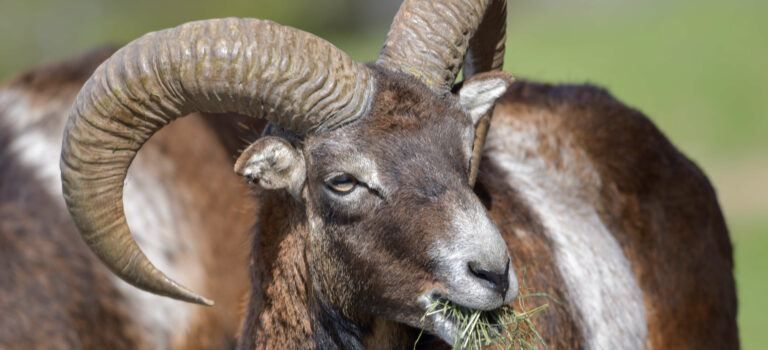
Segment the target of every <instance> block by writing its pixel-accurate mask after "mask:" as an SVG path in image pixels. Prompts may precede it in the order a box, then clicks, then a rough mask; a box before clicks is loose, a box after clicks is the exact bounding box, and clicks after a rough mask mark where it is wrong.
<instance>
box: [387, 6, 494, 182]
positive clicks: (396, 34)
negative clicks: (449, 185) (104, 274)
mask: <svg viewBox="0 0 768 350" xmlns="http://www.w3.org/2000/svg"><path fill="white" fill-rule="evenodd" d="M506 24H507V2H506V0H445V1H420V0H406V1H405V2H404V3H403V5H402V6H400V10H399V11H398V13H397V16H395V20H394V22H393V23H392V27H391V29H390V30H389V34H387V40H386V41H385V42H384V46H383V47H382V48H381V53H380V54H379V59H378V60H377V61H376V62H377V63H379V64H380V65H383V66H385V67H387V68H390V69H394V70H398V71H402V72H406V73H409V74H411V75H413V76H415V77H417V78H419V79H420V80H421V81H422V82H424V83H425V84H427V85H428V86H429V87H430V88H432V90H434V91H436V92H438V93H445V92H448V91H450V89H451V87H452V86H453V82H454V80H455V79H456V75H457V74H458V73H459V69H460V68H461V67H462V62H463V67H464V79H467V78H469V77H470V76H472V75H473V74H475V73H480V72H487V71H494V70H501V68H502V66H503V65H504V42H505V39H506ZM465 53H466V55H465ZM490 123H491V115H490V113H489V114H488V115H485V116H483V117H482V118H480V120H479V121H478V124H477V128H476V131H475V142H474V147H473V150H472V161H471V165H470V172H469V184H470V186H474V184H475V180H476V179H477V170H478V168H479V166H480V158H481V157H482V150H483V145H484V144H485V136H486V134H487V133H488V127H489V126H490Z"/></svg>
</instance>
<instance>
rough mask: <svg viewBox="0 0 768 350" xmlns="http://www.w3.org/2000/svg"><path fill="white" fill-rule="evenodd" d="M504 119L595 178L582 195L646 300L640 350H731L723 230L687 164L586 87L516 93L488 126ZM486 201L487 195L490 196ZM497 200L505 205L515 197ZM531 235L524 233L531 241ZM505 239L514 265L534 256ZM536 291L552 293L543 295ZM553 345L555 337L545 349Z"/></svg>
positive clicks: (549, 155)
mask: <svg viewBox="0 0 768 350" xmlns="http://www.w3.org/2000/svg"><path fill="white" fill-rule="evenodd" d="M513 119H514V120H515V122H516V123H522V124H525V125H531V126H533V127H534V128H535V129H536V130H537V131H538V132H540V137H542V138H544V137H546V138H553V137H554V138H555V139H556V140H566V139H570V140H574V143H575V144H576V147H579V148H580V149H582V150H584V151H585V152H586V154H587V155H588V157H589V158H590V160H591V163H592V164H594V166H595V167H596V168H597V170H598V172H599V175H600V178H601V184H602V186H601V187H598V188H590V189H589V190H587V191H592V192H591V193H592V196H593V201H594V202H595V203H599V205H600V207H599V213H600V215H601V219H602V221H603V222H604V223H605V224H606V225H607V226H608V228H609V229H610V230H611V231H612V232H614V234H615V237H616V239H617V240H618V241H619V243H620V245H621V246H622V248H623V250H624V253H625V254H626V256H627V257H628V259H629V260H630V262H631V263H632V266H633V268H634V270H635V273H636V275H637V276H638V277H637V278H638V280H639V282H640V286H641V288H642V289H643V293H644V295H645V304H646V314H647V317H648V327H649V334H648V337H649V339H648V346H649V348H653V349H734V348H738V346H739V345H738V344H739V341H738V331H737V327H736V296H735V287H734V280H733V258H732V253H731V251H732V248H731V244H730V240H729V238H728V230H727V228H726V226H725V222H724V220H723V217H722V214H721V213H720V209H719V206H718V204H717V199H716V196H715V194H714V191H713V190H712V187H711V186H710V184H709V182H708V181H707V179H706V177H705V176H704V175H703V174H702V173H701V171H700V170H699V169H698V168H697V167H696V166H695V164H693V163H692V162H691V161H690V160H688V159H687V158H686V157H685V156H683V155H682V154H681V153H680V152H679V151H677V149H675V148H674V146H673V145H672V144H671V143H670V142H669V141H668V140H667V139H666V138H665V137H664V136H663V135H662V134H661V133H660V132H659V131H658V129H656V127H654V126H653V124H652V123H651V122H650V121H649V120H648V119H647V118H646V117H645V116H643V115H642V114H641V113H640V112H638V111H635V110H633V109H630V108H628V107H626V106H624V105H623V104H621V103H620V102H618V101H616V100H615V99H613V98H612V97H611V96H610V95H609V94H608V93H606V92H605V91H603V90H600V89H598V88H594V87H591V86H584V85H576V86H568V85H562V86H553V85H547V84H536V83H525V82H521V83H516V84H515V85H513V88H512V89H511V91H509V92H508V93H507V95H506V96H505V98H504V99H503V100H502V101H499V103H498V104H497V106H496V111H495V114H494V121H493V124H494V125H500V124H502V123H509V121H511V120H513ZM557 142H558V141H555V142H554V143H557ZM561 143H563V144H564V143H565V141H561ZM542 144H545V143H542ZM558 152H559V150H558V149H540V150H539V153H538V154H537V155H532V156H537V157H544V158H546V159H547V161H548V162H550V163H551V164H557V163H558V161H557V157H558V156H559V153H558ZM555 166H556V165H555ZM489 173H490V174H489ZM481 175H482V177H481V182H487V181H491V182H493V181H498V179H501V178H503V176H501V175H502V174H498V173H496V171H495V170H494V169H493V165H492V164H488V163H487V162H484V164H483V172H482V173H481ZM583 183H584V184H587V183H588V181H584V182H583ZM486 186H488V184H487V183H486ZM488 192H490V193H492V194H496V193H499V189H495V191H490V190H489V191H488ZM499 199H500V201H501V202H504V201H510V200H512V199H514V195H507V196H500V198H499ZM493 203H494V205H496V203H498V201H493ZM490 212H491V213H492V214H493V213H495V212H496V210H495V208H493V207H491V208H490ZM502 212H504V211H502ZM506 212H515V213H520V210H514V211H506ZM520 215H521V214H517V215H516V216H520ZM494 218H496V217H494ZM497 220H498V219H497ZM497 224H498V226H499V227H504V228H507V227H508V225H506V224H502V223H500V222H499V221H497ZM537 230H538V229H537V228H535V227H534V228H533V229H530V228H529V229H528V232H531V233H533V234H534V235H535V234H536V231H537ZM505 239H506V240H507V242H508V243H509V245H510V251H512V252H513V256H516V255H518V254H519V252H520V251H524V250H528V249H531V248H530V247H533V248H536V247H541V246H542V244H538V243H526V242H520V240H519V239H516V238H515V236H514V235H512V234H505ZM540 254H541V253H539V254H537V256H541V255H540ZM544 256H546V254H544ZM521 260H522V262H523V263H524V262H525V261H527V262H529V263H530V262H531V261H535V260H530V258H526V259H521ZM549 264H551V262H550V263H549ZM547 265H548V264H547V263H546V261H544V264H542V265H539V264H536V263H533V264H531V266H532V267H535V268H534V269H533V271H531V273H533V274H540V273H542V271H541V270H542V267H543V268H544V272H545V271H547V269H548V267H547ZM539 278H540V277H539ZM546 279H547V280H550V281H551V280H552V277H549V278H546ZM529 281H530V279H529ZM554 285H555V286H557V287H559V288H561V287H560V286H562V284H561V283H555V284H554ZM537 288H540V289H541V287H537ZM534 290H536V289H534ZM543 290H545V291H547V292H550V293H551V289H550V288H546V287H545V288H543ZM549 313H550V312H547V314H549ZM549 321H550V319H549V318H548V317H547V318H542V319H539V320H537V322H538V323H539V325H540V327H543V328H544V329H546V330H549V329H550V328H551V327H552V325H553V324H552V323H550V322H549ZM571 322H572V321H571ZM555 324H557V323H555ZM563 324H567V322H565V323H563ZM555 334H563V333H561V331H558V332H557V333H555ZM565 334H568V332H566V333H565ZM559 340H560V336H559V335H558V336H557V338H556V339H552V341H553V342H558V341H559ZM563 345H565V344H563ZM556 348H570V346H556Z"/></svg>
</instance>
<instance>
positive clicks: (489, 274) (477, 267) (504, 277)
mask: <svg viewBox="0 0 768 350" xmlns="http://www.w3.org/2000/svg"><path fill="white" fill-rule="evenodd" d="M468 265H469V271H470V272H471V273H472V275H473V276H475V277H476V278H477V279H480V280H482V281H483V283H484V284H486V285H487V286H488V287H489V288H490V289H493V290H494V291H496V292H497V293H499V294H500V295H501V297H502V298H504V296H505V295H507V290H508V289H509V259H507V264H506V267H505V268H504V271H501V270H499V269H496V270H495V271H494V270H493V269H492V268H488V267H486V266H483V265H482V264H480V263H478V262H474V261H470V262H469V264H468Z"/></svg>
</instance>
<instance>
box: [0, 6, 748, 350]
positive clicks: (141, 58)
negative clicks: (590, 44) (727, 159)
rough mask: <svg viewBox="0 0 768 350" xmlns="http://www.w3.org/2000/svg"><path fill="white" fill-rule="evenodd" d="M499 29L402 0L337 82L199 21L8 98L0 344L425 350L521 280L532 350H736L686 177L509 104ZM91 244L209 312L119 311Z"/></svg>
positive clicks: (572, 93) (730, 315)
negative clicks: (446, 306) (247, 138)
mask: <svg viewBox="0 0 768 350" xmlns="http://www.w3.org/2000/svg"><path fill="white" fill-rule="evenodd" d="M505 23H506V2H505V1H500V0H495V1H492V0H475V1H470V0H445V1H415V0H413V1H412V0H407V1H406V2H405V3H404V4H403V5H402V6H401V8H400V10H399V12H398V14H397V16H396V18H395V20H394V23H393V24H392V28H391V30H390V32H389V34H388V36H387V39H386V41H385V43H384V46H383V48H382V51H381V54H380V56H379V58H378V59H377V60H376V61H375V62H372V63H368V64H361V63H358V62H355V61H353V60H352V59H351V58H349V57H348V56H347V55H346V54H344V53H343V52H341V51H340V50H339V49H337V48H336V47H334V46H332V45H331V44H329V43H328V42H326V41H323V40H322V39H319V38H317V37H315V36H313V35H311V34H308V33H305V32H301V31H299V30H296V29H293V28H289V27H284V26H280V25H278V24H275V23H273V22H269V21H261V20H255V19H236V18H228V19H217V20H207V21H200V22H192V23H187V24H184V25H181V26H179V27H176V28H172V29H167V30H163V31H159V32H154V33H150V34H147V35H145V36H143V37H142V38H140V39H137V40H136V41H134V42H132V43H130V44H128V45H126V46H125V47H123V48H122V49H120V50H119V51H117V52H115V53H114V54H111V56H110V57H109V58H108V59H106V61H104V62H103V63H102V64H101V65H100V66H99V67H98V68H96V69H95V71H93V74H92V75H90V78H89V79H88V80H87V82H85V83H84V84H83V83H82V77H84V76H86V75H89V74H90V72H91V71H92V70H93V65H95V64H96V63H98V62H100V61H101V60H102V59H104V58H105V57H106V56H108V55H109V54H98V53H97V54H94V55H92V56H89V58H88V59H80V60H77V61H76V62H72V63H69V64H68V65H67V64H65V65H63V66H62V65H59V66H53V67H50V68H48V69H47V70H46V69H43V70H38V71H35V72H33V73H30V74H28V75H26V76H24V77H22V78H21V79H18V80H16V81H15V82H14V83H11V84H10V85H9V86H7V87H6V88H5V90H4V91H3V92H2V100H0V113H2V114H1V115H2V118H3V119H2V120H3V122H4V123H7V124H8V125H10V127H6V128H4V129H3V130H5V132H6V133H7V135H4V136H5V137H4V138H3V139H2V140H3V142H4V143H5V145H4V147H3V152H4V154H3V156H2V158H0V160H2V162H3V163H2V164H3V168H2V169H0V176H2V180H3V182H2V187H1V189H2V192H0V204H1V205H2V207H0V209H1V210H2V211H0V220H2V222H0V223H2V227H0V239H2V240H3V241H2V247H4V251H3V253H4V254H3V257H2V259H3V260H4V261H3V263H4V264H6V265H4V266H10V268H8V269H6V271H4V272H3V274H2V275H0V276H2V277H3V279H2V280H0V283H2V288H3V289H2V291H0V306H2V308H3V310H4V311H7V312H4V313H3V316H2V317H0V322H2V326H3V327H2V328H1V330H0V344H4V345H5V344H7V345H8V347H12V348H33V347H38V348H43V347H56V346H60V347H64V348H77V347H82V348H141V347H146V348H196V347H199V348H206V347H207V348H222V347H226V346H234V345H232V344H230V343H233V342H236V343H237V345H236V346H237V348H239V349H282V348H293V349H312V348H318V349H361V348H380V349H391V348H410V347H412V346H413V344H414V341H415V340H416V338H417V336H418V335H419V332H420V330H421V329H423V330H426V331H427V332H428V333H429V334H431V335H432V336H428V337H430V338H432V339H427V340H424V341H421V342H420V343H419V344H420V346H421V347H422V348H429V347H434V348H440V347H442V346H445V344H446V343H448V344H450V343H452V342H453V341H454V339H455V338H454V335H455V334H456V332H457V329H456V324H455V319H453V318H451V317H450V316H443V315H440V314H434V315H431V316H429V317H423V315H424V314H425V311H426V309H427V308H428V305H430V304H432V303H433V302H434V301H435V300H437V299H441V300H448V301H449V302H450V303H452V304H455V305H460V306H463V307H465V308H468V309H475V310H494V309H497V308H500V307H502V306H504V305H506V304H510V303H512V302H513V300H514V299H515V298H516V296H517V295H518V290H519V283H518V282H519V281H518V277H519V276H518V275H517V274H516V272H515V271H516V268H519V267H522V266H528V267H529V268H530V271H531V272H530V275H528V279H527V281H526V288H527V289H529V290H535V291H540V292H543V293H546V294H547V295H549V296H551V297H552V298H554V299H556V300H559V301H560V303H558V304H553V306H552V307H551V308H550V309H548V310H546V311H544V312H543V314H541V316H540V317H537V318H535V319H534V320H533V321H534V323H535V325H536V328H537V329H538V331H539V333H540V334H541V336H542V338H543V340H544V342H545V343H547V344H548V345H549V346H550V347H551V348H555V349H571V348H574V349H575V348H588V349H612V348H621V349H641V348H653V349H663V348H670V349H681V348H691V349H706V348H713V349H722V348H737V347H738V337H737V329H736V322H735V315H736V299H735V293H734V282H733V276H732V267H733V263H732V257H731V246H730V241H729V238H728V233H727V228H726V226H725V223H724V221H723V218H722V215H721V213H720V209H719V207H718V204H717V200H716V197H715V194H714V191H713V190H712V188H711V186H710V184H709V183H708V181H707V179H706V177H705V176H704V175H703V174H702V173H701V171H700V170H699V169H698V168H697V167H696V166H695V165H694V164H693V163H692V162H690V161H689V160H688V159H686V158H685V157H684V156H683V155H682V154H681V153H680V152H679V151H677V150H676V149H675V148H674V146H673V145H672V144H671V143H670V142H669V141H668V140H667V139H666V138H665V137H664V136H663V135H662V134H661V133H660V132H659V131H658V130H657V129H656V128H655V127H654V126H653V125H652V123H651V122H650V121H649V120H648V119H647V118H646V117H645V116H643V115H642V114H641V113H640V112H638V111H635V110H632V109H630V108H628V107H626V106H624V105H623V104H621V103H620V102H618V101H616V100H615V99H614V98H612V97H611V96H610V95H609V94H608V93H606V92H605V91H604V90H601V89H599V88H595V87H592V86H585V85H559V86H553V85H546V84H538V83H533V82H524V81H517V82H514V83H513V79H512V77H511V76H510V75H509V74H508V73H505V72H502V71H501V70H500V68H501V66H502V58H503V53H504V39H505ZM460 70H462V71H463V77H464V80H463V82H461V83H458V84H454V81H455V79H456V77H457V75H458V73H459V71H460ZM36 78H40V79H39V80H41V81H38V79H36ZM81 84H83V85H82V89H81V90H80V92H79V94H78V95H77V97H76V98H74V96H73V92H74V91H75V90H76V89H77V88H80V87H81V86H80V85H81ZM73 100H74V103H72V101H73ZM70 104H72V107H71V109H70V108H69V105H70ZM494 106H495V107H494ZM68 110H69V117H68V119H67V121H66V125H65V126H62V124H63V123H64V122H63V120H64V114H65V113H66V112H67V111H68ZM195 112H201V113H206V115H205V116H203V117H201V116H195V117H191V118H185V119H184V120H183V121H179V122H173V123H172V124H171V122H172V121H174V120H176V119H177V118H179V117H183V116H185V115H189V114H193V113H195ZM491 116H492V118H490V117H491ZM263 120H267V121H269V124H268V125H267V126H266V127H264V128H263V129H264V131H263V133H262V136H261V137H259V138H257V139H255V140H254V139H252V140H253V142H252V143H250V145H248V146H247V148H245V150H244V151H243V152H241V153H240V154H239V157H238V158H237V161H236V162H234V168H235V172H236V173H237V174H239V175H241V176H243V177H245V178H247V180H248V182H250V183H258V185H259V186H258V187H257V186H252V189H251V190H252V191H255V192H256V193H258V195H256V196H249V195H248V192H249V190H248V189H247V188H246V187H245V186H246V184H245V181H244V180H235V179H233V178H232V177H233V174H230V172H231V170H230V169H231V167H232V165H233V164H232V161H231V159H232V158H230V157H231V156H232V155H233V154H234V152H235V150H236V149H237V147H238V144H239V140H240V139H241V138H242V137H243V133H246V134H248V133H250V134H251V135H253V134H254V133H255V132H256V131H254V130H259V129H261V127H260V126H259V125H260V124H259V123H260V122H261V121H263ZM491 121H492V122H491ZM169 124H171V125H169ZM238 125H241V126H245V127H244V128H239V127H238ZM62 128H63V130H64V135H63V140H62V147H61V148H60V149H59V147H57V146H56V141H55V140H56V137H53V136H49V135H58V133H59V132H60V131H61V129H62ZM161 129H162V131H161ZM150 138H152V140H151V141H149V140H150ZM148 141H149V142H148ZM145 144H146V146H145ZM140 149H141V150H142V152H141V153H139V150H140ZM59 150H60V151H61V158H60V166H61V186H62V188H63V193H64V202H65V204H66V208H67V209H68V211H69V214H70V215H71V218H72V219H73V222H74V225H73V224H72V223H71V222H69V221H68V217H67V214H66V211H65V209H64V207H63V204H62V203H61V201H60V200H58V199H56V195H55V194H54V193H55V192H56V188H55V187H58V186H59V183H58V182H57V181H56V177H57V176H58V172H57V171H55V168H54V167H55V166H56V165H57V160H56V159H55V158H56V156H55V155H52V154H56V153H58V151H59ZM137 155H138V156H137ZM134 158H135V159H134ZM132 163H133V164H134V165H133V166H132V167H131V171H130V172H129V171H128V168H129V166H130V165H131V164H132ZM124 190H125V197H124V196H123V192H124ZM253 223H255V226H254V227H253V228H252V229H251V231H250V237H251V240H252V244H250V245H249V244H248V243H247V242H248V238H247V237H248V232H249V229H248V226H250V225H251V224H253ZM75 227H76V228H75ZM129 227H130V228H129ZM75 232H79V234H80V235H81V237H82V239H83V241H84V242H85V244H82V242H80V241H79V239H78V238H77V233H75ZM137 241H138V243H137ZM88 249H90V251H92V252H93V253H95V255H96V256H97V257H98V259H100V260H101V262H103V263H104V265H106V266H107V267H108V268H109V270H111V274H114V275H116V276H119V277H120V278H121V279H122V280H124V281H126V282H128V283H129V284H131V285H133V286H135V287H138V288H140V289H143V290H145V291H149V292H152V293H154V294H158V295H162V296H167V297H171V298H175V299H179V300H183V301H187V302H191V303H196V304H204V305H211V304H212V303H213V302H212V301H211V300H209V299H207V298H204V297H202V296H201V295H199V294H197V293H196V292H193V291H192V289H188V288H187V287H184V286H182V285H181V284H179V283H176V282H175V281H173V280H171V279H170V278H169V277H167V276H166V274H165V273H163V272H161V270H166V271H168V272H169V274H170V275H172V276H175V277H181V280H183V281H184V282H185V283H189V284H190V285H191V286H192V287H193V288H194V289H196V290H201V291H203V292H204V293H205V294H208V295H211V296H213V297H214V298H216V301H217V304H216V305H215V306H213V307H210V308H206V307H201V306H196V305H193V304H183V303H179V302H177V301H173V300H171V299H159V297H155V296H150V295H149V294H146V293H144V292H140V291H138V289H133V287H131V286H129V285H127V284H124V283H122V282H117V281H116V280H115V279H113V278H110V277H109V276H111V274H110V272H108V271H106V270H105V269H103V268H102V267H101V266H100V265H99V264H98V261H97V260H96V258H94V257H92V256H91V255H90V253H89V252H88V251H87V250H88ZM142 249H143V250H146V251H147V252H148V254H149V255H150V257H151V258H152V260H153V261H155V262H156V263H158V265H160V266H159V268H156V267H155V266H154V265H153V264H152V263H150V259H148V258H147V257H146V256H145V255H144V253H143V250H142ZM243 249H250V252H249V254H250V255H249V256H250V258H246V253H243V252H242V250H243ZM246 269H247V271H248V272H247V274H248V275H246V272H245V271H246ZM243 298H245V300H246V304H245V306H244V311H243V314H241V312H240V311H239V308H238V306H239V304H240V303H241V302H242V300H243ZM235 338H236V340H235ZM440 340H443V341H444V343H441V342H440Z"/></svg>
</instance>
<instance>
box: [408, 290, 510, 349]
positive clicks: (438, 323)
mask: <svg viewBox="0 0 768 350" xmlns="http://www.w3.org/2000/svg"><path fill="white" fill-rule="evenodd" d="M439 300H442V302H448V303H450V304H453V305H456V306H458V307H460V308H461V309H462V310H460V311H458V312H465V310H472V309H469V308H466V307H463V306H461V305H460V304H456V303H454V302H453V301H451V300H450V298H447V297H446V296H444V295H443V294H441V293H440V292H439V291H438V290H437V289H433V290H430V291H428V292H426V293H424V294H422V295H421V296H419V298H418V304H419V305H420V306H421V307H422V308H423V310H424V316H423V318H422V319H421V324H422V325H421V327H422V328H423V329H424V330H426V331H428V332H430V333H433V334H434V335H436V336H437V337H439V338H440V339H442V340H443V341H445V342H446V343H448V344H449V345H451V346H453V345H454V342H455V340H456V335H457V334H458V332H460V331H461V330H460V329H459V324H458V322H457V319H456V318H455V316H454V315H452V314H451V313H445V312H437V311H438V310H439V309H438V310H435V307H434V305H435V303H436V302H438V301H439ZM501 306H503V305H502V304H500V305H498V307H501ZM473 311H474V310H473ZM499 332H501V329H499Z"/></svg>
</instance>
